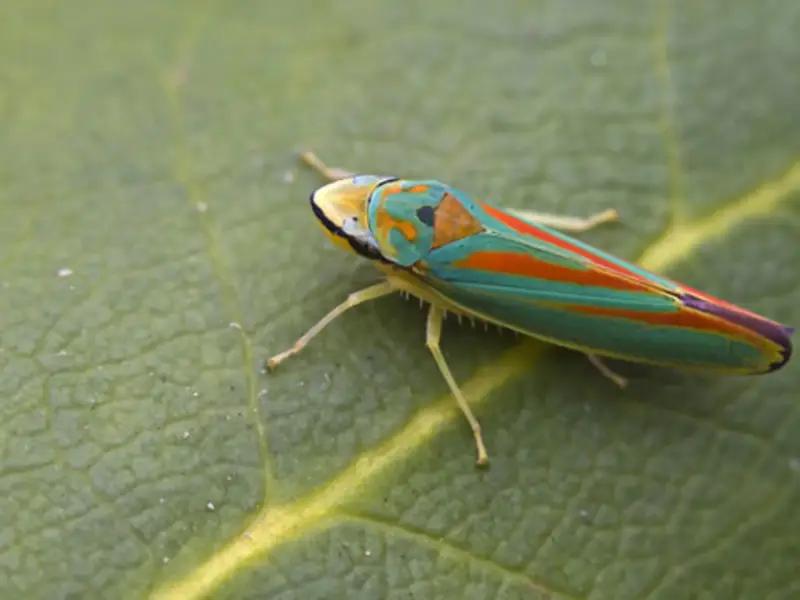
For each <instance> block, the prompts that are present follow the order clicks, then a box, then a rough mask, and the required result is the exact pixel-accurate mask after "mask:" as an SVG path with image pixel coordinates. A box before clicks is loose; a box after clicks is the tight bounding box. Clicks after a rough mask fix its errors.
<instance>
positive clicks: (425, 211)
mask: <svg viewBox="0 0 800 600" xmlns="http://www.w3.org/2000/svg"><path fill="white" fill-rule="evenodd" d="M433 217H434V211H433V207H432V206H428V205H427V204H426V205H425V206H420V207H419V208H418V209H417V218H418V219H419V220H420V221H422V222H423V223H425V225H427V226H428V227H433Z"/></svg>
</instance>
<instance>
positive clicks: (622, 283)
mask: <svg viewBox="0 0 800 600" xmlns="http://www.w3.org/2000/svg"><path fill="white" fill-rule="evenodd" d="M453 264H454V266H456V267H459V268H464V269H475V270H479V271H487V272H490V273H498V274H502V275H518V276H522V277H532V278H536V279H543V280H545V281H560V282H565V283H575V284H578V285H586V286H593V287H600V288H605V289H612V290H624V291H632V292H647V293H653V288H652V286H648V285H645V284H643V283H639V282H638V281H632V280H630V279H623V278H620V277H617V276H616V275H614V274H612V273H608V272H606V271H599V270H595V269H591V268H586V269H572V268H570V267H565V266H563V265H559V264H555V263H551V262H547V261H544V260H539V259H537V258H535V257H533V256H531V255H529V254H521V253H519V252H499V251H492V250H481V251H477V252H473V253H472V254H470V255H469V256H468V257H467V258H463V259H461V260H459V261H456V262H455V263H453Z"/></svg>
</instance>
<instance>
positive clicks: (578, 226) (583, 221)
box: [507, 208, 619, 233]
mask: <svg viewBox="0 0 800 600" xmlns="http://www.w3.org/2000/svg"><path fill="white" fill-rule="evenodd" d="M507 210H508V212H510V213H512V214H513V215H515V216H517V217H519V218H521V219H525V220H526V221H530V222H532V223H536V224H537V225H544V226H545V227H552V228H553V229H559V230H561V231H569V232H572V233H578V232H581V231H588V230H589V229H592V228H594V227H597V226H598V225H602V224H603V223H610V222H612V221H617V220H619V214H618V213H617V211H616V210H614V209H613V208H609V209H608V210H604V211H603V212H599V213H597V214H594V215H591V216H589V217H585V218H582V217H567V216H562V215H550V214H547V213H537V212H533V211H529V210H516V209H507Z"/></svg>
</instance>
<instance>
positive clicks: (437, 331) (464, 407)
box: [425, 304, 489, 465]
mask: <svg viewBox="0 0 800 600" xmlns="http://www.w3.org/2000/svg"><path fill="white" fill-rule="evenodd" d="M443 316H444V315H443V311H442V309H441V308H439V307H438V306H436V305H435V304H431V309H430V312H429V313H428V324H427V330H426V335H425V343H426V345H427V346H428V349H429V350H430V351H431V354H433V358H434V360H435V361H436V364H437V366H438V367H439V370H440V371H441V372H442V376H443V377H444V380H445V381H446V382H447V385H448V387H449V388H450V391H451V392H452V394H453V396H455V398H456V402H458V407H459V408H460V409H461V412H462V413H464V416H465V417H466V418H467V421H468V422H469V426H470V427H471V428H472V436H473V437H474V438H475V446H476V447H477V450H478V460H477V463H478V464H479V465H485V464H487V463H488V462H489V455H488V454H487V453H486V446H485V445H484V443H483V436H482V435H481V425H480V423H479V422H478V419H477V418H476V417H475V415H474V414H472V410H471V409H470V407H469V404H467V400H466V399H465V398H464V394H462V393H461V388H459V387H458V384H457V383H456V380H455V378H454V377H453V374H452V373H451V372H450V367H448V366H447V361H446V360H445V359H444V355H443V354H442V349H441V348H440V347H439V339H440V338H441V336H442V319H443Z"/></svg>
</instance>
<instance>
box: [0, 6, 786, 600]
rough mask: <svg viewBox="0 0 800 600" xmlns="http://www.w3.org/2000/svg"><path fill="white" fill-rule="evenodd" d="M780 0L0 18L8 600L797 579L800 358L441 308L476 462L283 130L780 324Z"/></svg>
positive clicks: (4, 588)
mask: <svg viewBox="0 0 800 600" xmlns="http://www.w3.org/2000/svg"><path fill="white" fill-rule="evenodd" d="M798 31H800V5H798V4H797V3H792V2H778V1H777V0H763V1H761V2H757V3H754V2H749V1H747V0H727V1H725V0H712V1H709V2H692V3H690V2H669V1H667V0H663V1H661V2H655V1H647V0H645V1H641V0H638V1H635V0H628V1H624V0H605V1H602V2H598V1H596V0H581V1H580V2H561V1H557V0H537V1H536V2H516V1H513V0H498V1H497V2H485V1H478V0H468V1H467V2H466V3H464V2H461V3H457V2H455V1H452V0H450V1H442V2H423V1H422V0H408V1H404V2H372V1H370V0H342V1H340V2H335V3H334V2H325V1H324V0H297V1H296V2H291V3H290V2H277V1H275V2H255V1H252V2H242V1H240V2H228V3H222V2H217V3H213V2H202V3H199V2H190V1H188V0H183V1H179V2H156V1H155V0H149V1H146V2H142V3H133V2H130V3H123V2H101V1H99V0H95V1H91V0H84V1H79V2H56V1H55V0H42V1H40V2H27V1H23V0H7V1H6V2H5V3H4V5H3V7H2V8H0V348H2V350H0V368H2V377H0V400H1V401H2V425H0V596H1V597H3V598H32V599H47V600H50V599H67V598H70V599H77V598H81V599H84V598H114V599H119V598H145V597H152V598H159V599H165V600H166V599H168V600H173V599H181V600H183V599H186V600H193V599H197V598H236V599H248V598H253V599H254V598H271V599H272V598H274V599H278V598H280V599H287V600H288V599H290V598H298V599H303V600H312V599H316V598H320V599H321V598H325V599H330V598H364V599H372V598H393V599H401V598H425V599H429V598H463V599H465V600H466V599H483V598H502V599H504V600H506V599H509V600H510V599H515V598H525V599H530V598H562V599H575V600H578V599H580V600H583V599H586V600H588V599H591V600H605V599H607V600H627V599H640V598H648V599H649V600H666V599H675V598H703V599H706V598H708V599H710V598H714V599H718V598H725V599H731V600H732V599H742V600H745V599H746V600H751V599H767V598H768V599H770V600H778V599H789V598H797V597H798V596H800V583H798V582H799V581H800V580H798V578H797V575H796V572H797V568H796V567H797V565H798V564H800V537H798V535H797V532H798V531H800V512H799V511H798V510H797V506H798V503H800V437H798V435H797V430H798V427H800V409H799V408H798V394H797V390H798V389H800V362H798V361H797V360H795V361H794V362H793V363H790V364H789V365H788V366H787V367H786V368H785V369H783V370H781V371H779V372H777V373H775V374H772V375H769V376H765V377H754V378H740V377H739V378H737V377H732V378H724V377H706V376H699V375H687V374H682V373H674V372H669V371H664V370H659V369H649V368H647V369H645V368H640V367H636V366H632V365H618V367H617V368H618V369H619V370H620V371H623V372H624V373H625V374H626V375H628V376H629V377H631V378H632V379H633V383H632V385H631V387H630V388H629V389H628V390H625V391H621V390H618V389H616V388H614V386H613V385H611V384H610V383H609V382H608V381H606V380H605V379H603V378H602V377H601V376H600V375H599V374H598V373H597V372H596V371H595V370H593V368H592V367H591V365H589V364H588V362H587V361H586V360H585V359H584V358H583V357H581V356H580V355H577V354H574V353H570V352H566V351H563V350H559V349H555V348H552V347H549V346H544V345H541V344H538V343H536V342H531V341H527V342H525V341H522V342H520V341H516V340H514V339H513V336H509V335H506V336H503V337H500V336H498V335H497V333H496V332H494V331H490V332H488V333H486V332H483V331H482V330H480V331H477V330H476V331H473V330H471V329H470V328H468V327H459V326H458V325H457V324H456V323H454V322H450V321H448V323H447V325H446V327H445V332H444V340H443V345H444V349H445V352H446V354H447V357H448V360H449V362H450V364H451V366H452V368H453V370H454V371H455V374H456V376H457V378H458V380H459V381H460V382H461V383H462V384H463V388H464V391H465V393H466V394H467V397H468V398H469V399H470V401H471V402H472V403H473V404H474V406H475V409H476V412H477V414H478V417H479V419H480V420H481V423H482V425H483V429H484V436H485V439H486V443H487V445H488V449H489V452H490V456H491V461H492V462H491V467H490V469H489V470H486V471H479V470H476V469H475V468H474V465H473V460H474V449H473V445H472V440H471V437H470V434H469V430H468V427H467V426H466V423H465V421H464V420H463V418H462V417H461V415H460V413H459V412H458V410H457V408H456V406H455V402H454V400H453V399H452V398H451V397H449V395H448V394H447V389H446V385H445V383H444V382H443V380H442V378H441V376H440V375H439V373H438V371H437V369H436V366H435V364H434V363H433V360H432V358H431V357H430V355H429V353H428V351H427V349H426V348H425V345H424V333H423V327H424V313H423V312H421V311H418V310H416V308H415V305H414V304H409V303H406V302H404V301H403V300H401V299H400V298H388V299H385V300H381V301H378V302H375V303H374V304H371V305H365V306H363V307H360V308H359V309H356V310H354V311H353V312H352V313H349V314H347V315H345V316H343V317H342V318H341V319H340V320H338V321H337V322H335V323H334V324H333V325H331V326H330V328H329V329H327V330H326V331H325V332H324V333H323V334H322V335H320V336H319V337H318V338H317V339H316V340H314V342H313V343H312V344H311V345H310V346H309V347H308V348H307V349H306V350H305V351H304V352H303V353H302V354H300V355H299V356H297V357H295V358H293V359H292V360H290V361H287V362H286V363H285V364H284V365H282V366H281V369H280V370H278V371H277V372H276V373H275V374H273V375H270V376H266V375H264V374H263V373H261V372H260V365H261V362H262V361H263V360H264V359H265V358H267V357H269V356H271V355H273V354H275V353H277V352H279V351H281V350H284V349H285V348H286V347H288V346H290V345H291V344H292V343H293V342H294V340H295V339H296V338H297V337H298V336H299V335H300V334H302V333H303V332H304V331H305V330H306V329H307V328H308V327H310V326H311V325H312V324H313V323H314V322H316V320H318V319H319V318H320V317H321V316H322V315H323V314H325V313H326V312H327V311H328V310H330V309H331V308H332V307H333V306H334V305H336V304H338V303H339V302H341V301H342V300H343V299H344V298H345V296H346V295H347V294H348V293H350V292H352V291H355V290H357V289H359V288H360V287H363V286H364V285H365V284H366V283H368V282H370V281H372V280H373V279H374V278H375V272H374V271H373V270H372V268H371V267H370V266H369V265H364V264H363V263H361V262H359V261H358V260H357V259H356V258H354V257H352V256H348V255H347V254H346V253H342V252H339V251H338V250H335V249H333V248H332V247H331V245H330V244H329V242H328V241H327V240H326V239H325V238H324V236H322V235H320V232H319V227H318V226H317V225H316V224H315V222H314V219H313V216H312V215H311V212H310V210H309V207H308V202H307V197H308V194H309V192H310V191H311V190H312V189H313V188H314V187H315V186H316V185H318V184H319V183H320V180H319V179H318V178H316V177H315V176H314V175H313V174H312V173H310V172H309V171H308V170H305V169H303V168H302V167H300V166H299V165H298V164H297V160H296V154H295V152H296V151H297V150H300V149H305V148H311V149H314V150H315V151H317V152H318V153H319V154H320V155H321V156H322V157H323V158H325V159H327V160H329V161H331V162H332V163H333V164H336V165H339V166H342V167H345V168H351V169H356V170H359V171H362V172H370V171H372V172H379V173H387V172H389V173H396V174H398V175H405V176H410V177H417V176H419V177H435V178H438V179H441V180H444V181H446V182H450V183H453V184H456V185H458V186H459V187H460V188H462V189H465V190H468V191H470V192H471V193H473V194H475V195H476V196H477V197H481V198H485V199H487V200H490V201H492V202H494V203H496V204H498V205H501V206H507V207H512V206H516V207H522V208H525V207H527V208H535V209H536V210H540V211H548V212H559V213H564V214H574V215H587V214H590V213H593V212H596V211H599V210H602V209H605V208H608V207H611V206H613V207H617V208H618V209H619V210H620V212H621V214H622V217H623V222H622V223H621V224H620V225H612V226H607V227H603V228H599V229H598V230H596V231H592V232H589V233H587V234H586V235H585V236H584V239H586V240H588V241H590V242H591V243H594V244H597V245H598V246H601V247H603V248H605V249H608V250H609V251H612V252H615V253H617V254H619V255H621V256H624V257H626V258H630V259H634V260H641V262H642V263H643V264H644V265H645V266H648V267H651V268H654V269H657V270H659V271H663V272H666V273H669V274H670V275H673V276H675V277H677V278H679V279H680V280H682V281H685V282H686V283H687V284H689V285H692V286H695V287H700V288H701V289H704V290H706V291H708V292H710V293H712V294H715V295H719V296H721V297H724V298H726V299H729V300H730V301H732V302H736V303H739V304H741V305H742V306H745V307H747V308H750V309H752V310H756V311H758V312H761V313H763V314H766V315H768V316H770V317H773V318H775V319H779V320H781V321H784V322H787V323H793V324H795V325H798V324H800V285H798V277H797V273H798V271H797V265H798V264H799V263H800V242H798V240H799V239H800V209H799V208H798V206H800V203H798V200H800V158H799V157H800V124H798V123H800V122H798V120H797V116H798V111H797V107H798V98H800V70H798V69H797V65H798V64H800V45H798V44H797V32H798Z"/></svg>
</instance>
